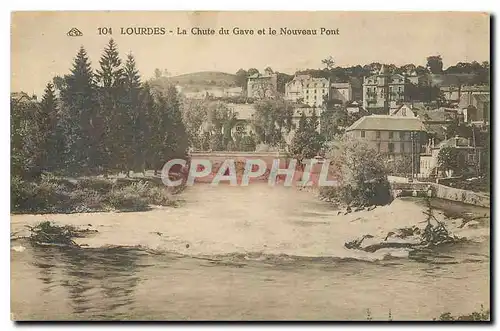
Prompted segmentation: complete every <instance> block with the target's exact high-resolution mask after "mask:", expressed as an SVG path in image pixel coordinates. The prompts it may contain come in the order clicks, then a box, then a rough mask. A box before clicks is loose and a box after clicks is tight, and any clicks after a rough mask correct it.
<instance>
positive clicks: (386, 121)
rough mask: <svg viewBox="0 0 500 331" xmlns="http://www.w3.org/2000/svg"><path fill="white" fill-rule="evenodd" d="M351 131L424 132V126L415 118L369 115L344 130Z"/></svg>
mask: <svg viewBox="0 0 500 331" xmlns="http://www.w3.org/2000/svg"><path fill="white" fill-rule="evenodd" d="M352 130H383V131H425V126H424V125H423V123H422V121H421V120H420V119H418V118H416V117H403V116H391V115H370V116H363V117H361V118H360V119H359V120H357V121H356V122H354V123H353V124H352V125H351V126H350V127H348V128H347V129H346V131H352Z"/></svg>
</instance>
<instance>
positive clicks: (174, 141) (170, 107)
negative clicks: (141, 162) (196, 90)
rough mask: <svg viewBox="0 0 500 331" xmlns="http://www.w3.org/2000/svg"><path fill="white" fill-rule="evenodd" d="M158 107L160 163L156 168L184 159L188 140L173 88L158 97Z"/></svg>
mask: <svg viewBox="0 0 500 331" xmlns="http://www.w3.org/2000/svg"><path fill="white" fill-rule="evenodd" d="M158 105H159V110H160V112H159V113H160V130H161V131H160V134H161V137H162V147H161V149H160V150H159V151H158V152H159V159H158V161H159V162H160V163H159V164H157V166H159V167H162V166H163V164H165V163H166V162H167V161H169V160H171V159H178V158H182V159H184V158H185V157H186V152H187V149H188V146H189V139H188V135H187V133H186V127H185V126H184V123H183V122H182V113H181V109H180V102H179V100H178V98H177V90H176V88H175V86H170V87H169V88H168V89H167V91H166V92H165V94H164V95H161V94H160V95H158ZM155 169H156V168H155Z"/></svg>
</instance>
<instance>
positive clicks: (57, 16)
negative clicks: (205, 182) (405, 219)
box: [11, 11, 490, 94]
mask: <svg viewBox="0 0 500 331" xmlns="http://www.w3.org/2000/svg"><path fill="white" fill-rule="evenodd" d="M489 23H490V21H489V16H488V14H486V13H480V12H475V13H472V12H468V13H467V12H146V11H145V12H141V11H138V12H125V11H124V12H116V11H114V12H63V11H61V12H14V13H13V14H12V16H11V91H16V92H17V91H25V92H27V93H35V94H41V93H42V91H43V88H44V86H45V85H46V84H47V82H49V81H51V80H52V77H54V76H55V75H64V74H67V73H68V72H69V69H70V68H71V65H72V62H73V59H74V57H75V55H76V53H77V51H78V49H79V48H80V46H82V45H83V46H84V47H85V49H86V50H87V52H88V55H89V58H90V60H91V62H92V67H93V69H96V68H97V67H98V65H99V58H100V56H101V53H102V50H103V49H104V47H105V46H106V44H107V43H108V41H109V39H110V37H112V38H113V39H114V40H115V41H116V43H117V44H118V49H119V51H120V55H121V57H122V59H124V58H125V56H126V54H127V53H129V52H131V53H132V54H133V55H134V56H135V58H136V63H137V66H138V69H139V71H140V73H141V75H142V76H143V77H144V78H145V79H147V78H150V77H152V76H153V74H154V70H155V68H160V69H162V70H163V69H167V70H168V71H169V72H170V73H171V74H172V75H178V74H184V73H190V72H197V71H223V72H228V73H235V72H236V71H237V70H238V69H239V68H244V69H248V68H252V67H254V68H257V69H259V70H261V71H262V70H263V69H264V68H266V67H268V66H270V67H271V68H273V69H274V70H276V71H280V72H286V73H290V74H293V73H294V72H295V71H296V70H299V69H306V68H319V67H322V64H321V60H322V59H324V58H326V57H328V56H332V57H333V59H334V60H335V63H336V65H339V66H350V65H357V64H361V65H364V64H368V63H372V62H381V63H393V64H396V65H403V64H407V63H413V64H416V65H425V63H426V57H427V56H429V55H437V54H439V55H441V56H442V58H443V62H444V66H445V68H446V67H448V66H450V65H454V64H455V63H457V62H459V61H469V62H470V61H478V62H481V61H489V60H490V46H489V45H490V32H489V31H490V28H489ZM73 27H75V28H78V29H79V30H80V31H81V32H82V33H83V36H80V37H69V36H67V32H68V31H69V30H70V29H71V28H73ZM130 27H136V28H137V27H151V28H154V27H158V28H165V31H166V34H165V35H141V36H137V35H133V36H130V35H121V34H120V30H121V28H124V29H126V28H130ZM193 27H199V28H202V29H210V28H211V29H215V30H216V32H218V31H219V29H220V28H222V27H223V28H225V29H229V30H230V35H218V34H216V35H203V36H195V35H192V34H190V31H189V30H190V29H191V28H193ZM235 27H237V28H240V29H247V30H250V29H251V30H254V35H246V36H243V35H233V34H232V30H233V28H235ZM322 27H323V28H325V29H328V30H336V29H338V32H339V34H338V35H316V36H287V35H279V33H280V29H281V28H288V29H316V30H317V31H318V33H320V29H321V28H322ZM98 28H111V29H112V35H111V36H110V35H99V34H98ZM178 28H179V29H186V30H187V32H188V34H187V35H177V34H176V31H177V29H178ZM269 28H272V29H275V30H277V35H275V36H273V35H269V33H268V31H269ZM259 29H265V30H266V35H258V34H257V30H259ZM170 31H172V33H170Z"/></svg>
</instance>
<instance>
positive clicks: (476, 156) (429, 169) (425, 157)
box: [420, 136, 484, 177]
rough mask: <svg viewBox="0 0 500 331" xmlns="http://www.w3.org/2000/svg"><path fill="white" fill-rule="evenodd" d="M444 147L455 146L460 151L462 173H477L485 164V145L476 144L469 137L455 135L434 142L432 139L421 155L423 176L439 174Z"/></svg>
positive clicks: (458, 155) (458, 156)
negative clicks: (441, 153)
mask: <svg viewBox="0 0 500 331" xmlns="http://www.w3.org/2000/svg"><path fill="white" fill-rule="evenodd" d="M444 147H451V148H454V149H455V150H456V151H457V152H458V153H457V154H456V156H457V163H458V164H461V165H462V169H461V171H460V172H461V174H477V173H478V172H479V171H480V170H481V167H482V165H483V160H482V156H483V153H484V148H483V147H478V146H474V144H473V142H472V141H471V139H470V138H469V139H468V138H463V137H459V136H455V137H454V138H450V139H447V140H445V141H442V142H441V143H439V144H438V145H435V144H434V139H430V140H429V142H428V144H427V146H425V149H424V150H423V152H422V154H421V155H420V174H421V176H422V177H430V176H438V175H439V172H438V165H439V164H438V155H439V151H440V150H441V149H442V148H444Z"/></svg>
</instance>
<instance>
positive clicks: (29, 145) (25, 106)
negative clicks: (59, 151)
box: [10, 93, 40, 177]
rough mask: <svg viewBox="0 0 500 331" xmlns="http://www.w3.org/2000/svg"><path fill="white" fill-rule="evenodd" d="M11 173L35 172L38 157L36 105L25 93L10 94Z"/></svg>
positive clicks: (22, 175)
mask: <svg viewBox="0 0 500 331" xmlns="http://www.w3.org/2000/svg"><path fill="white" fill-rule="evenodd" d="M10 107H11V112H10V116H11V120H10V125H11V126H10V134H11V140H10V141H11V174H12V175H14V176H21V177H26V176H29V175H30V173H32V172H37V169H36V168H37V161H38V159H39V144H38V141H39V137H38V136H37V135H38V133H40V130H39V129H38V114H39V110H38V105H37V103H36V102H35V100H33V99H32V98H31V97H29V96H28V95H27V94H26V93H20V95H13V94H11V98H10Z"/></svg>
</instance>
